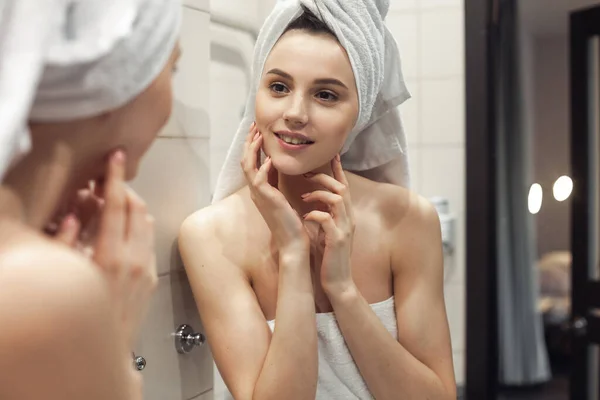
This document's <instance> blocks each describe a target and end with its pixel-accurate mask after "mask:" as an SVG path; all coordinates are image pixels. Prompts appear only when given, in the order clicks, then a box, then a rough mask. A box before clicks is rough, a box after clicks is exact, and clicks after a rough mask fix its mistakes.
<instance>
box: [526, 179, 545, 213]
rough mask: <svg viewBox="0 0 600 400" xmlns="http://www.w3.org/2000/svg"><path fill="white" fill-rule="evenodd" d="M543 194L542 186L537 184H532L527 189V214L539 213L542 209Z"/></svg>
mask: <svg viewBox="0 0 600 400" xmlns="http://www.w3.org/2000/svg"><path fill="white" fill-rule="evenodd" d="M543 197H544V194H543V193H542V186H541V185H540V184H539V183H534V184H533V185H531V187H530V188H529V197H528V201H527V204H528V207H529V212H530V213H532V214H537V213H539V212H540V209H541V208H542V199H543Z"/></svg>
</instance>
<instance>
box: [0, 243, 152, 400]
mask: <svg viewBox="0 0 600 400" xmlns="http://www.w3.org/2000/svg"><path fill="white" fill-rule="evenodd" d="M112 307H113V303H112V299H111V297H110V291H109V287H108V285H107V284H106V279H105V278H104V277H103V276H102V274H101V273H100V272H99V271H98V268H97V267H96V266H94V265H91V264H89V263H88V262H87V261H85V260H83V259H81V258H79V257H77V256H75V255H71V254H69V253H68V250H63V249H60V248H59V245H55V246H41V247H36V245H35V244H32V245H27V246H24V248H22V249H21V250H17V251H10V250H9V251H7V252H4V253H3V254H1V255H0V399H19V400H37V399H46V400H80V399H90V400H106V399H111V400H117V399H118V400H132V399H135V400H141V399H142V385H141V383H142V382H141V376H140V375H139V373H138V372H137V371H135V370H134V368H133V364H132V360H131V356H130V354H131V353H130V349H127V348H126V346H125V340H124V337H123V334H122V332H121V331H120V330H119V328H118V326H117V320H116V316H115V313H114V311H113V310H112Z"/></svg>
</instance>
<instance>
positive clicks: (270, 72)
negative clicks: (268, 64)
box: [267, 68, 294, 80]
mask: <svg viewBox="0 0 600 400" xmlns="http://www.w3.org/2000/svg"><path fill="white" fill-rule="evenodd" d="M269 74H273V75H279V76H281V77H282V78H285V79H289V80H293V79H294V78H292V76H291V75H290V74H288V73H287V72H283V71H282V70H280V69H278V68H273V69H272V70H270V71H269V72H267V75H269Z"/></svg>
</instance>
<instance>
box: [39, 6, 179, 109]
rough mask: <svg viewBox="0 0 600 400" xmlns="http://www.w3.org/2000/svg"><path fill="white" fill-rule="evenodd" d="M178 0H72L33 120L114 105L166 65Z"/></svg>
mask: <svg viewBox="0 0 600 400" xmlns="http://www.w3.org/2000/svg"><path fill="white" fill-rule="evenodd" d="M180 22H181V3H180V2H179V1H178V0H75V1H72V2H71V4H70V7H69V10H68V12H67V14H66V15H65V19H64V21H63V27H64V28H63V29H62V31H61V32H60V35H58V36H57V37H56V38H55V40H54V43H53V46H52V47H51V48H50V52H49V54H48V58H47V60H48V61H47V66H46V69H45V71H44V74H43V76H42V80H41V82H40V86H39V88H38V91H37V95H36V98H35V100H34V103H33V107H32V109H31V114H30V119H31V120H32V121H62V120H69V119H77V118H85V117H90V116H94V115H98V114H101V113H103V112H105V111H109V110H112V109H115V108H118V107H120V106H122V105H124V104H125V103H127V102H128V101H130V100H131V99H133V98H134V97H136V96H137V95H138V94H140V93H141V92H142V91H143V90H144V89H146V88H147V87H148V86H149V85H150V84H151V83H152V81H153V80H154V79H155V78H156V77H157V76H158V74H159V73H160V72H161V71H162V69H163V68H164V66H165V64H166V62H167V60H168V59H169V57H170V55H171V53H172V51H173V48H174V46H175V42H176V40H177V37H178V35H179V25H180Z"/></svg>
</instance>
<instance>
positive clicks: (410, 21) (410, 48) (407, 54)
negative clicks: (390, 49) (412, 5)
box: [386, 11, 419, 79]
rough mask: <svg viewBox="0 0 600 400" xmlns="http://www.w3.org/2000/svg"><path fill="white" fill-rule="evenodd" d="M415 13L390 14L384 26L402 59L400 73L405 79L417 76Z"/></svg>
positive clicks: (417, 26)
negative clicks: (390, 33) (394, 41)
mask: <svg viewBox="0 0 600 400" xmlns="http://www.w3.org/2000/svg"><path fill="white" fill-rule="evenodd" d="M417 16H418V14H417V12H416V11H412V12H411V11H407V12H390V13H389V14H388V17H387V19H386V25H387V27H388V28H389V30H390V32H392V35H394V38H395V39H396V43H397V44H398V49H399V50H400V55H401V57H402V72H403V74H404V77H405V78H407V79H408V78H416V77H417V76H419V47H418V45H419V43H418V42H417V38H418V37H419V19H418V18H416V17H417Z"/></svg>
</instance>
